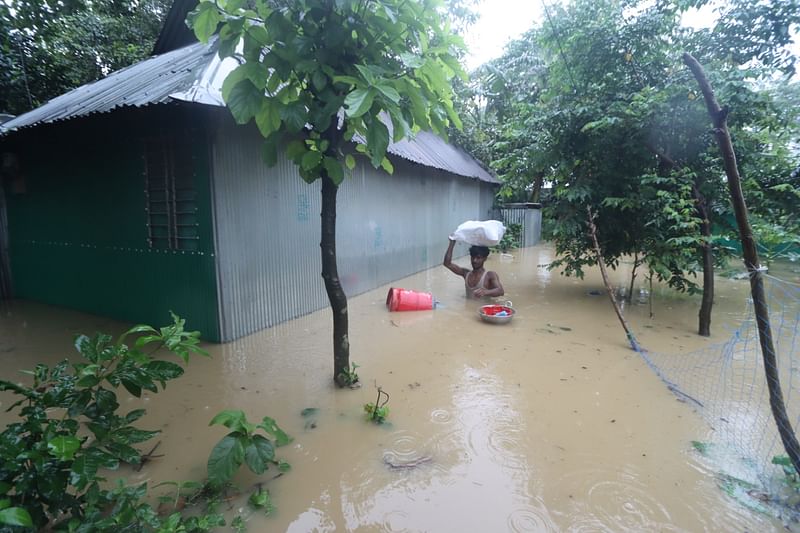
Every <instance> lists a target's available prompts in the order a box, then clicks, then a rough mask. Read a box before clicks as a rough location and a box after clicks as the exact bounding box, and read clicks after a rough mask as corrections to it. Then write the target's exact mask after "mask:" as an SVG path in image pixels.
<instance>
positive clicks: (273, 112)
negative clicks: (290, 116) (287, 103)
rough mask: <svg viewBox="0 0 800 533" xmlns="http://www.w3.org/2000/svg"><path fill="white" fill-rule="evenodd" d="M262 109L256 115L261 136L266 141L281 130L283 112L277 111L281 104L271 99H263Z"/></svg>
mask: <svg viewBox="0 0 800 533" xmlns="http://www.w3.org/2000/svg"><path fill="white" fill-rule="evenodd" d="M260 105H261V108H260V109H259V111H258V113H256V126H258V131H260V132H261V136H262V137H264V138H265V139H266V138H268V137H269V136H270V135H272V134H273V133H274V132H276V131H278V130H279V129H280V128H281V114H282V111H283V110H279V109H277V107H278V106H279V104H276V102H273V101H272V100H270V99H266V98H263V99H261V103H260Z"/></svg>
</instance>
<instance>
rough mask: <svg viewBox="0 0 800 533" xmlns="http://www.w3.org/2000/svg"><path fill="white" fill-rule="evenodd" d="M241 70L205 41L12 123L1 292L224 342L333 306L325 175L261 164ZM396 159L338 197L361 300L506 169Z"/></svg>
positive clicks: (408, 148)
mask: <svg viewBox="0 0 800 533" xmlns="http://www.w3.org/2000/svg"><path fill="white" fill-rule="evenodd" d="M160 42H161V43H162V44H163V39H162V40H161V41H160ZM230 68H231V65H229V64H226V63H225V62H222V61H220V60H219V58H218V56H217V55H216V53H215V49H214V46H213V43H212V44H210V45H203V44H199V43H195V44H190V45H188V46H184V47H182V48H178V49H175V50H171V51H168V52H165V53H163V54H160V55H157V56H155V57H152V58H150V59H148V60H145V61H143V62H140V63H138V64H136V65H133V66H131V67H129V68H127V69H123V70H121V71H119V72H116V73H114V74H112V75H110V76H108V77H107V78H105V79H103V80H100V81H97V82H95V83H92V84H89V85H86V86H83V87H80V88H78V89H75V90H73V91H71V92H69V93H67V94H65V95H62V96H60V97H58V98H55V99H53V100H52V101H50V102H49V103H48V104H46V105H44V106H42V107H40V108H38V109H36V110H33V111H31V112H29V113H27V114H24V115H21V116H19V117H17V118H16V119H14V120H11V121H10V122H7V123H5V124H4V125H3V126H0V128H3V129H2V132H3V136H2V137H0V153H2V154H3V159H2V164H3V166H2V175H3V176H4V179H3V187H2V188H0V290H3V292H0V296H2V295H3V294H5V295H6V296H8V295H9V294H13V297H15V298H22V299H30V300H37V301H40V302H46V303H50V304H56V305H61V306H65V307H70V308H75V309H79V310H83V311H88V312H92V313H96V314H101V315H106V316H110V317H114V318H118V319H122V320H127V321H132V322H148V323H154V324H162V323H165V322H166V321H167V320H168V318H169V317H168V314H167V312H168V310H173V311H175V312H176V313H178V314H179V315H181V316H183V317H185V318H187V323H188V325H189V326H190V327H192V328H194V329H199V330H201V331H202V332H203V335H204V337H205V338H207V339H209V340H214V341H223V342H224V341H229V340H233V339H236V338H238V337H241V336H243V335H246V334H248V333H251V332H254V331H257V330H259V329H263V328H265V327H269V326H271V325H274V324H277V323H279V322H282V321H285V320H288V319H291V318H293V317H296V316H299V315H302V314H306V313H309V312H311V311H314V310H316V309H320V308H322V307H324V306H327V304H328V303H327V297H326V295H325V290H324V286H323V283H322V279H321V277H320V272H321V264H320V257H319V255H320V254H319V241H320V229H319V225H320V218H319V212H320V204H321V197H320V189H319V183H318V182H317V183H315V184H312V185H308V184H306V183H305V182H303V181H302V180H301V179H300V178H299V175H298V172H297V170H296V169H295V167H294V164H293V163H291V162H290V161H289V160H288V159H283V160H281V161H280V162H279V164H278V165H277V166H276V167H273V168H269V167H266V166H265V165H264V164H263V163H262V160H261V156H260V142H261V138H260V136H259V134H258V132H257V130H255V129H254V128H248V127H240V126H236V125H235V123H234V122H233V120H232V119H231V118H230V116H229V115H230V114H229V113H228V111H227V109H225V108H224V107H223V105H224V104H223V102H222V98H221V96H220V92H219V88H220V87H221V82H222V80H223V79H224V77H225V75H226V74H227V72H229V70H230ZM389 152H390V154H389V156H390V159H391V160H392V163H393V164H394V167H395V172H394V174H393V175H391V176H390V175H388V174H386V173H384V172H383V171H379V170H375V169H373V168H372V167H371V166H370V165H369V163H368V162H367V161H366V160H363V159H362V160H360V161H359V164H358V166H357V167H356V168H355V169H354V170H353V172H352V175H350V176H349V177H348V178H347V179H346V180H345V182H344V183H343V184H342V186H341V188H340V191H339V195H338V209H337V211H338V219H337V253H338V258H339V274H340V277H341V279H342V283H343V286H344V289H345V292H346V293H347V294H348V296H353V295H356V294H359V293H361V292H364V291H367V290H370V289H373V288H375V287H378V286H380V285H382V284H386V283H389V282H391V281H393V280H396V279H399V278H401V277H404V276H407V275H409V274H412V273H414V272H418V271H420V270H423V269H426V268H429V267H431V266H433V265H435V264H437V263H439V261H441V255H442V254H443V251H444V247H445V245H446V242H447V240H446V239H447V237H446V236H447V235H448V233H449V232H451V231H452V229H453V228H454V227H456V226H457V225H458V224H459V223H460V222H462V221H464V220H466V219H476V218H487V217H488V216H489V215H490V210H491V208H492V204H493V199H494V191H495V188H496V186H497V180H496V178H494V177H493V176H492V175H490V174H489V173H488V172H486V170H485V169H484V168H483V167H482V166H481V165H480V164H479V163H478V162H477V161H475V160H474V159H473V158H471V157H470V156H469V155H468V154H466V153H465V152H463V151H462V150H460V149H458V148H456V147H454V146H452V145H449V144H447V143H445V142H444V141H442V140H441V139H439V138H438V137H436V136H434V135H432V134H429V133H424V132H423V133H420V134H419V135H418V136H417V137H416V138H415V139H413V140H405V141H401V142H399V143H396V144H392V145H391V146H390V148H389ZM3 287H5V289H3Z"/></svg>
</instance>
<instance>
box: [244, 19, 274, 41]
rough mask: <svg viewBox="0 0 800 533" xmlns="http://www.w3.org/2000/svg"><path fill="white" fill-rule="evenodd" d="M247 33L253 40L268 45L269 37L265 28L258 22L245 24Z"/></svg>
mask: <svg viewBox="0 0 800 533" xmlns="http://www.w3.org/2000/svg"><path fill="white" fill-rule="evenodd" d="M247 33H249V34H250V37H252V38H253V40H254V41H255V42H257V43H258V44H260V45H261V46H269V44H270V38H269V33H268V32H267V29H266V28H265V27H264V26H261V25H260V24H251V25H249V26H247Z"/></svg>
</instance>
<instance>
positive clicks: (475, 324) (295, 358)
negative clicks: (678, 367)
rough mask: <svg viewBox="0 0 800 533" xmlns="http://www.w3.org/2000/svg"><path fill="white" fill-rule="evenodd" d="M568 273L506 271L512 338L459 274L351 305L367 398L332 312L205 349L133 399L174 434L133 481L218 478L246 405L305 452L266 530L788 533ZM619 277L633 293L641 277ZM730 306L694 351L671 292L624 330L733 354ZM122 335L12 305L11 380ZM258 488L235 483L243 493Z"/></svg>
mask: <svg viewBox="0 0 800 533" xmlns="http://www.w3.org/2000/svg"><path fill="white" fill-rule="evenodd" d="M552 259H553V252H552V250H551V249H549V248H547V247H544V246H542V247H534V248H530V249H525V250H515V251H514V252H513V256H508V257H499V256H496V255H492V256H490V258H489V263H488V265H489V268H491V269H492V270H496V271H497V272H498V273H499V275H500V277H501V280H502V282H503V285H504V286H505V289H506V296H505V297H506V298H508V299H509V300H512V301H513V302H514V307H515V308H516V310H517V313H516V315H515V317H514V320H513V321H511V322H510V323H508V324H506V325H502V326H497V325H491V324H486V323H483V322H481V321H480V319H479V318H478V315H477V307H478V306H479V305H480V303H479V302H474V301H468V300H466V299H464V298H463V280H461V279H460V278H458V277H456V276H454V275H452V274H451V273H450V272H449V271H447V270H446V269H444V268H442V267H439V268H434V269H431V270H429V271H426V272H422V273H419V274H416V275H414V276H411V277H408V278H405V279H403V280H400V281H398V282H395V283H393V284H392V286H394V287H403V288H409V289H414V290H423V291H426V292H432V293H433V294H434V295H435V297H436V298H437V300H439V301H440V302H441V304H442V306H441V307H440V308H439V309H437V310H434V311H419V312H406V313H389V312H388V311H387V310H386V308H385V297H386V292H387V290H388V287H389V286H388V285H387V286H386V287H381V288H380V289H376V290H374V291H371V292H369V293H366V294H363V295H360V296H358V297H355V298H352V299H351V300H350V303H349V311H350V327H351V331H350V339H351V360H352V361H354V362H356V363H357V364H358V365H360V367H359V368H358V373H359V375H360V377H361V380H362V385H363V386H362V388H361V389H358V390H355V391H351V390H336V389H335V388H334V387H333V386H332V379H331V378H332V376H331V374H332V355H331V324H330V311H329V310H327V309H325V310H322V311H319V312H317V313H313V314H311V315H308V316H306V317H302V318H299V319H297V320H293V321H291V322H288V323H285V324H282V325H279V326H276V327H274V328H271V329H269V330H265V331H262V332H260V333H257V334H254V335H251V336H248V337H246V338H243V339H240V340H238V341H236V342H232V343H229V344H225V345H210V346H207V347H206V348H207V349H208V350H209V351H210V352H211V354H212V358H208V359H207V358H202V357H195V358H193V359H192V361H191V363H190V365H189V367H188V369H187V372H186V374H185V375H184V376H183V377H182V378H180V379H179V380H176V381H174V382H171V383H170V385H169V387H168V388H167V390H166V391H164V392H163V393H159V394H157V395H150V394H148V395H145V397H144V399H142V400H136V399H127V400H124V404H125V405H126V407H127V406H130V408H131V409H133V408H134V407H136V406H139V405H141V404H144V406H145V407H146V408H147V409H148V414H147V416H146V417H145V418H144V419H142V423H141V426H142V427H145V428H152V429H156V428H157V429H162V430H163V431H164V433H163V434H162V435H160V436H159V437H158V438H157V439H158V440H160V441H161V445H160V447H159V453H162V454H164V457H163V458H161V459H158V460H155V461H153V462H151V463H149V464H148V465H147V466H146V467H145V468H143V469H142V471H141V472H138V473H135V472H132V471H127V472H125V471H123V472H122V475H124V476H125V477H127V478H128V479H129V480H130V481H149V482H151V483H158V482H160V481H164V480H187V479H198V478H202V477H203V475H204V472H205V463H206V460H207V457H208V453H209V451H210V449H211V447H212V446H213V445H214V444H215V443H216V442H217V440H219V439H220V438H221V437H222V436H223V435H224V434H225V430H224V428H221V427H219V426H214V427H208V422H209V421H210V419H211V418H212V417H213V415H214V414H216V413H217V412H218V411H220V410H222V409H233V408H239V409H243V410H244V411H245V412H246V414H247V416H248V418H249V419H250V420H260V419H261V417H263V416H266V415H268V416H272V417H274V418H276V419H277V420H278V422H279V423H280V424H281V426H282V427H283V428H284V429H285V430H287V432H289V433H290V434H291V435H293V436H294V438H295V440H294V442H293V443H292V444H291V445H290V446H288V447H285V448H281V449H279V450H278V455H279V457H280V458H282V459H285V460H287V461H288V462H290V463H291V464H292V470H291V472H289V473H288V474H287V475H284V476H282V477H280V478H279V479H274V480H270V481H269V482H268V484H267V486H268V488H269V490H270V492H271V495H272V500H273V503H274V504H275V506H276V507H277V511H276V513H275V514H274V515H273V516H270V517H263V516H260V515H258V514H256V513H253V514H249V511H247V510H246V509H247V506H246V503H245V501H244V500H242V501H241V502H236V503H235V505H233V506H232V507H231V508H230V510H229V512H230V513H232V514H233V513H238V512H240V510H241V512H243V513H244V514H245V516H246V517H247V521H248V525H249V526H250V530H251V531H291V532H306V531H322V532H328V531H341V530H347V531H432V532H449V531H459V532H462V531H463V532H473V531H474V532H495V531H514V532H522V531H576V532H577V531H614V532H619V531H637V532H638V531H769V530H774V531H777V530H780V529H781V524H780V523H778V522H777V521H774V520H772V519H770V518H768V517H766V516H764V515H761V514H758V513H754V512H753V511H751V510H749V509H746V508H744V507H742V506H741V504H739V503H738V502H736V501H734V500H732V499H730V498H728V497H727V496H726V495H725V494H724V493H723V492H722V491H721V490H720V489H719V488H718V487H717V481H716V479H715V477H714V471H713V469H711V468H710V467H708V466H707V465H705V464H704V463H702V462H701V458H699V457H698V456H697V455H696V454H695V453H694V452H693V450H692V446H691V441H692V440H703V439H704V437H705V436H706V435H707V434H708V432H709V431H711V430H710V428H709V427H708V426H707V425H706V424H704V423H703V422H702V420H701V419H700V417H699V416H698V415H697V414H696V413H695V412H694V411H693V410H692V406H691V405H690V404H687V403H683V402H680V401H677V399H676V397H675V396H674V395H673V394H672V393H670V392H669V391H668V390H667V389H666V387H665V386H664V384H663V383H662V382H661V381H660V380H659V379H658V378H657V377H656V376H655V375H654V374H653V372H652V371H651V370H650V369H649V368H648V367H647V366H646V365H645V364H644V362H643V361H642V360H641V359H640V358H639V356H637V355H636V354H635V353H634V352H632V351H631V350H630V349H629V348H628V346H627V342H626V340H625V337H624V334H623V333H622V331H621V330H620V327H619V324H618V322H617V319H616V317H615V315H614V313H613V310H612V308H611V306H610V304H609V302H608V300H607V298H605V296H604V293H603V287H602V284H601V282H600V279H599V276H598V274H597V273H596V272H593V271H589V272H587V276H586V279H585V280H575V279H572V278H564V277H562V276H559V275H558V274H557V273H550V272H548V271H547V270H546V269H545V268H542V267H541V266H540V265H543V264H547V263H549V262H550V261H552ZM461 264H463V265H465V266H466V260H465V259H462V260H461ZM623 267H624V265H623ZM615 275H616V276H619V281H620V282H622V280H624V279H625V276H626V275H627V273H626V272H625V271H624V269H623V270H621V271H620V272H618V273H616V274H615ZM320 282H321V281H320ZM717 290H718V296H719V298H718V305H717V306H716V307H715V317H714V330H715V337H713V338H712V339H703V338H700V337H698V336H696V335H695V334H694V331H695V329H696V316H697V309H698V307H699V300H698V299H697V298H689V297H675V296H673V295H671V293H669V292H666V291H661V290H660V289H659V290H657V291H655V292H656V294H655V295H653V296H655V297H656V301H655V302H654V303H655V305H654V314H655V318H654V319H652V320H651V319H650V317H649V306H648V305H637V304H635V303H634V304H633V305H629V306H628V307H627V309H626V315H627V318H628V320H629V321H630V323H631V324H632V327H633V328H634V329H635V330H636V331H637V332H639V333H638V334H639V340H640V342H641V343H642V344H643V345H644V346H645V347H646V348H649V349H651V350H657V351H660V352H663V353H681V352H684V351H692V350H697V349H699V348H702V347H704V346H708V345H709V344H710V343H714V342H719V341H720V340H722V339H723V338H724V337H725V336H726V335H727V333H728V331H729V329H726V327H727V328H729V324H731V323H732V321H733V320H735V319H736V318H738V317H740V316H741V315H742V312H743V310H744V307H745V306H744V298H745V297H746V294H747V290H746V282H721V283H719V284H718V289H717ZM598 294H599V296H598ZM726 324H728V325H726ZM190 326H191V325H190ZM123 328H124V326H123V325H121V324H118V323H114V322H111V321H108V320H105V319H100V318H97V317H90V316H86V315H83V314H80V313H75V312H70V311H64V310H58V309H54V308H50V307H45V306H39V305H36V304H30V303H23V302H14V303H12V304H7V305H6V306H5V307H4V309H3V313H2V316H0V356H2V357H3V358H4V363H5V364H4V365H3V368H4V370H3V372H4V375H3V377H4V378H11V379H17V378H16V376H18V374H16V373H15V372H14V370H15V369H19V368H28V367H32V366H33V364H34V363H35V362H37V361H50V362H53V361H55V360H57V359H59V358H60V357H61V356H64V355H67V354H68V353H69V350H70V345H71V340H70V338H71V335H72V334H73V333H77V332H92V331H95V330H98V329H101V330H106V331H111V332H112V333H115V332H119V331H121V330H122V329H123ZM377 387H381V388H382V389H383V390H385V391H386V392H388V393H389V394H390V402H389V404H388V406H389V409H390V413H389V417H388V420H389V424H386V425H384V426H377V425H374V424H371V423H368V422H366V421H365V420H364V415H363V405H364V404H365V403H367V402H371V401H374V400H375V394H376V388H377ZM0 400H3V401H4V402H7V397H5V396H0ZM309 407H314V408H317V409H318V410H317V411H316V412H315V414H314V415H313V417H312V418H309V417H308V416H305V417H304V416H302V415H301V412H302V411H303V409H305V408H309ZM269 477H270V476H269V472H268V473H267V476H266V478H262V480H263V479H268V478H269ZM257 481H259V480H258V479H256V478H255V477H253V476H249V475H245V474H244V473H242V474H241V475H240V476H239V477H238V478H237V482H238V484H239V486H240V487H242V488H243V490H245V491H246V490H247V489H248V488H249V487H250V486H252V485H253V484H254V483H256V482H257Z"/></svg>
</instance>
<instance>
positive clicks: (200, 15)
mask: <svg viewBox="0 0 800 533" xmlns="http://www.w3.org/2000/svg"><path fill="white" fill-rule="evenodd" d="M192 15H193V16H192V17H191V18H190V20H191V25H192V29H193V30H194V34H195V36H196V37H197V39H198V40H199V41H200V42H201V43H207V42H208V39H209V38H210V37H211V36H212V35H214V32H215V31H217V26H218V25H219V23H220V22H222V15H220V13H219V11H218V10H217V6H216V5H215V4H214V3H213V2H206V1H203V2H201V3H200V5H199V6H197V9H196V10H195V11H194V12H193V13H192Z"/></svg>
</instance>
